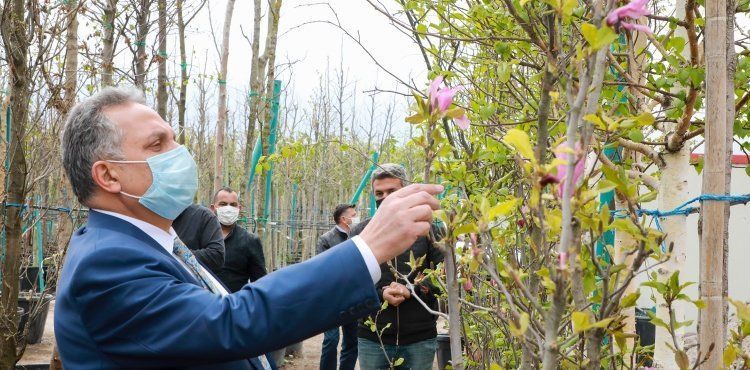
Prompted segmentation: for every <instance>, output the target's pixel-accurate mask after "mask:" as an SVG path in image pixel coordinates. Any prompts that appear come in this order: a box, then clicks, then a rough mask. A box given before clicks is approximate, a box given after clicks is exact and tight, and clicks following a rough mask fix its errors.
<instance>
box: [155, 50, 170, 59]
mask: <svg viewBox="0 0 750 370" xmlns="http://www.w3.org/2000/svg"><path fill="white" fill-rule="evenodd" d="M157 55H158V56H160V57H162V58H169V54H167V52H166V51H161V50H159V52H158V53H157Z"/></svg>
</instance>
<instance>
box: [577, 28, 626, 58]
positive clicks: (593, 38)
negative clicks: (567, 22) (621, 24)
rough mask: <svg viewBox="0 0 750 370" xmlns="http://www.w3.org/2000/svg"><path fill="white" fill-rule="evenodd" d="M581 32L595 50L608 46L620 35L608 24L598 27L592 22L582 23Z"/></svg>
mask: <svg viewBox="0 0 750 370" xmlns="http://www.w3.org/2000/svg"><path fill="white" fill-rule="evenodd" d="M581 33H582V34H583V38H585V39H586V41H587V42H588V43H589V45H590V46H591V49H592V50H594V51H597V50H599V49H601V48H603V47H605V46H608V45H609V44H611V43H612V41H615V40H616V39H617V37H618V35H617V34H616V33H615V31H614V30H613V29H612V28H610V27H606V26H605V27H602V28H596V26H594V25H593V24H591V23H584V24H582V25H581Z"/></svg>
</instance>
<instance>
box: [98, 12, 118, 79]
mask: <svg viewBox="0 0 750 370" xmlns="http://www.w3.org/2000/svg"><path fill="white" fill-rule="evenodd" d="M116 18H117V0H107V5H106V8H105V9H104V38H102V86H112V85H113V75H114V70H115V66H114V63H113V59H114V58H115V27H117V25H116V24H115V23H116V22H115V20H116Z"/></svg>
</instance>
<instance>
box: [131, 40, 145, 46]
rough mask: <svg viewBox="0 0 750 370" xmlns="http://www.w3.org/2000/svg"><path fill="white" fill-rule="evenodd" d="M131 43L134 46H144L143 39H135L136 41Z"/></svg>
mask: <svg viewBox="0 0 750 370" xmlns="http://www.w3.org/2000/svg"><path fill="white" fill-rule="evenodd" d="M133 45H135V46H146V42H145V41H136V42H134V43H133Z"/></svg>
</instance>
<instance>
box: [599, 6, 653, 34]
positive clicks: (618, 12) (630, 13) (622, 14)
mask: <svg viewBox="0 0 750 370" xmlns="http://www.w3.org/2000/svg"><path fill="white" fill-rule="evenodd" d="M647 3H648V0H631V1H630V2H629V3H628V5H624V6H621V7H619V8H617V9H615V10H613V11H611V12H610V13H609V14H608V15H607V25H608V26H612V27H614V28H615V30H619V29H620V27H622V28H625V29H626V30H632V31H640V32H645V33H649V34H650V33H651V29H650V28H648V26H646V25H643V24H637V23H628V22H625V21H624V19H626V18H629V19H633V20H635V19H638V18H640V17H643V16H646V15H650V14H651V10H650V9H648V8H647V7H646V5H647Z"/></svg>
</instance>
